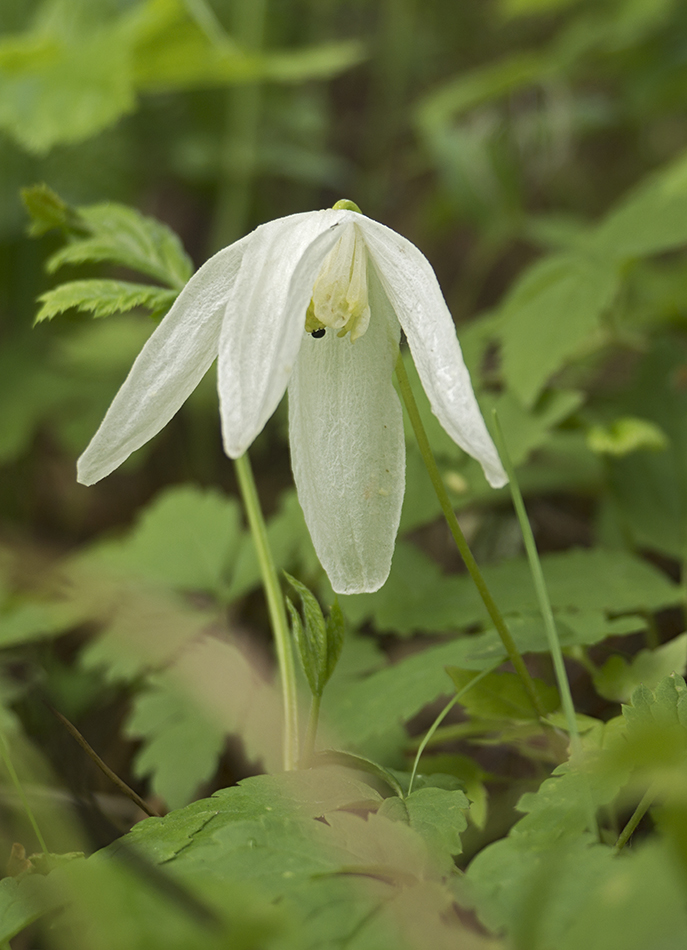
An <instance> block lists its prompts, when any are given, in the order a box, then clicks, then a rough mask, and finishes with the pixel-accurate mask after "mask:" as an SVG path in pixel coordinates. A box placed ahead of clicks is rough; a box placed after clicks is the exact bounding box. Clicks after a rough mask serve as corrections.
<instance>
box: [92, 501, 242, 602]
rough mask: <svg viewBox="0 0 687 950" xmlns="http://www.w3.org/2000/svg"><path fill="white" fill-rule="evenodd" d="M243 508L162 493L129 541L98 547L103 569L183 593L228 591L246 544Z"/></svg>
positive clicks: (94, 559) (94, 555) (94, 556)
mask: <svg viewBox="0 0 687 950" xmlns="http://www.w3.org/2000/svg"><path fill="white" fill-rule="evenodd" d="M240 522H241V516H240V513H239V507H238V503H237V502H236V500H235V499H233V498H227V497H226V496H224V495H221V494H220V493H219V492H217V491H213V490H202V489H199V488H195V487H194V486H192V485H182V486H175V487H173V488H169V489H167V490H166V491H164V492H161V493H160V494H159V495H158V496H157V497H156V498H154V499H153V501H152V502H151V503H150V504H149V505H148V507H147V508H145V509H144V511H143V512H142V513H141V514H140V515H139V519H138V521H137V523H136V525H135V526H134V528H133V530H131V531H130V532H129V533H128V534H127V535H126V536H125V537H124V538H122V539H121V540H119V541H112V542H106V543H104V544H101V545H99V546H97V547H96V548H95V549H94V550H93V553H92V555H91V558H90V560H91V561H92V562H93V563H97V564H98V565H100V566H101V567H103V568H108V569H110V570H111V571H116V572H118V573H120V574H128V575H130V576H132V577H138V578H146V579H148V580H149V581H152V582H157V583H161V584H165V585H168V586H170V587H173V588H177V589H180V590H206V591H210V592H213V593H216V594H220V593H221V592H223V591H224V590H225V589H226V585H227V583H228V579H229V577H230V576H231V570H232V566H233V564H234V563H235V560H236V558H237V556H238V552H239V546H240V544H241V542H242V530H241V524H240Z"/></svg>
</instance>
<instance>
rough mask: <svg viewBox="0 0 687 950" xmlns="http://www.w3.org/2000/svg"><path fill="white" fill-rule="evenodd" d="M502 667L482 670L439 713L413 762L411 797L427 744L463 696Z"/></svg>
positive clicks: (495, 664) (498, 664) (409, 784)
mask: <svg viewBox="0 0 687 950" xmlns="http://www.w3.org/2000/svg"><path fill="white" fill-rule="evenodd" d="M500 665H501V661H499V662H498V663H494V664H493V665H492V666H490V667H488V668H487V669H486V670H482V672H481V673H478V674H477V676H476V677H475V678H474V679H473V680H470V682H469V683H467V684H466V685H465V686H464V687H463V688H462V689H461V690H459V691H458V692H457V693H456V695H455V696H454V697H453V698H452V699H450V700H449V701H448V703H447V704H446V705H445V706H444V708H443V709H442V711H441V712H440V713H439V715H438V716H437V718H436V719H435V720H434V722H433V723H432V725H431V726H430V727H429V729H428V730H427V733H426V735H425V737H424V739H423V740H422V742H421V743H420V745H419V746H418V749H417V753H416V755H415V761H414V762H413V771H412V772H411V773H410V781H409V782H408V794H409V795H410V793H411V792H412V790H413V785H414V783H415V776H416V775H417V770H418V766H419V764H420V758H421V757H422V753H423V752H424V751H425V748H426V747H427V743H428V742H429V741H430V739H431V738H432V736H433V735H434V733H435V732H436V731H437V729H438V728H439V726H440V725H441V724H442V722H443V721H444V719H445V718H446V716H447V715H448V714H449V712H450V711H451V710H452V709H453V707H454V706H455V705H456V703H457V702H460V700H461V699H462V698H463V696H465V694H466V693H467V692H468V690H471V689H472V687H473V686H476V685H477V683H479V681H480V680H483V679H484V677H485V676H487V675H488V674H489V673H493V672H494V670H495V669H496V668H497V667H498V666H500Z"/></svg>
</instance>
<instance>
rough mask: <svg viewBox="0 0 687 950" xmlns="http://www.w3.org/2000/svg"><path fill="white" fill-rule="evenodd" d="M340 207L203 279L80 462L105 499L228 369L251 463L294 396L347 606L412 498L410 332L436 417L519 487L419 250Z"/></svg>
mask: <svg viewBox="0 0 687 950" xmlns="http://www.w3.org/2000/svg"><path fill="white" fill-rule="evenodd" d="M351 207H353V208H354V207H355V206H354V205H352V203H350V202H339V203H338V205H335V207H334V208H333V209H330V210H327V211H309V212H306V213H303V214H294V215H290V216H289V217H286V218H279V219H278V220H276V221H271V222H269V223H268V224H263V225H261V226H260V227H259V228H257V229H256V230H255V231H253V232H252V233H251V234H249V235H247V236H246V237H244V238H242V239H241V240H240V241H236V242H235V243H234V244H231V245H230V246H229V247H226V248H224V250H222V251H220V252H219V253H218V254H215V256H214V257H212V258H210V260H209V261H208V262H207V263H206V264H204V265H203V266H202V267H201V268H200V270H199V271H198V272H197V273H196V274H195V275H194V276H193V277H192V278H191V280H190V281H189V282H188V284H187V285H186V287H184V289H183V290H182V291H181V293H180V295H179V297H178V299H177V300H176V302H175V303H174V305H173V306H172V308H171V310H170V311H169V313H168V314H167V316H166V317H165V318H164V320H162V322H161V323H160V325H159V327H157V328H156V330H155V331H154V333H153V334H152V335H151V337H150V339H149V340H148V342H147V343H146V344H145V346H144V347H143V349H142V350H141V352H140V354H139V356H138V358H137V359H136V361H135V363H134V365H133V367H132V369H131V372H130V373H129V375H128V377H127V378H126V380H125V381H124V384H123V385H122V387H121V389H120V390H119V392H118V393H117V395H116V396H115V398H114V400H113V402H112V405H111V406H110V408H109V410H108V412H107V415H106V416H105V418H104V420H103V422H102V424H101V425H100V428H99V429H98V431H97V432H96V434H95V436H94V437H93V439H92V441H91V443H90V445H89V446H88V447H87V449H86V451H85V452H84V453H83V455H82V456H81V458H80V459H79V462H78V479H79V481H80V482H82V483H83V484H85V485H92V484H93V483H94V482H97V481H98V480H99V479H101V478H103V477H104V476H105V475H109V474H110V472H112V471H113V470H114V469H115V468H117V467H118V466H119V465H121V463H122V462H123V461H124V460H125V459H126V458H128V456H129V455H130V454H131V453H132V452H133V451H135V450H136V449H138V448H140V446H142V445H143V444H144V443H145V442H147V441H148V440H149V439H151V438H152V437H153V436H154V435H155V434H156V433H157V432H159V431H160V429H162V427H163V426H165V425H166V424H167V422H169V420H170V419H171V418H172V416H173V415H174V414H175V413H176V412H177V411H178V410H179V408H180V407H181V405H182V404H183V403H184V401H185V400H186V399H187V397H188V396H189V395H190V393H191V392H192V391H193V390H194V389H195V387H196V386H197V385H198V383H199V382H200V380H201V378H202V377H203V376H204V375H205V373H206V372H207V371H208V369H209V368H210V366H211V365H212V363H213V361H214V360H215V359H217V360H218V390H219V402H220V416H221V421H222V434H223V439H224V448H225V451H226V453H227V455H229V456H230V457H231V458H238V457H239V456H240V455H242V454H243V453H244V452H245V451H246V449H247V448H248V446H249V445H250V444H251V442H252V441H253V440H254V439H255V437H256V436H257V435H258V433H259V432H260V431H261V430H262V428H263V427H264V425H265V423H266V422H267V420H268V419H269V418H270V416H271V415H272V413H273V412H274V410H275V409H276V408H277V405H278V403H279V401H280V400H281V398H282V396H283V395H284V392H285V390H286V388H287V386H288V391H289V434H290V442H291V463H292V467H293V474H294V479H295V482H296V488H297V491H298V498H299V501H300V504H301V506H302V508H303V512H304V515H305V520H306V522H307V525H308V528H309V530H310V534H311V536H312V539H313V543H314V545H315V550H316V551H317V554H318V556H319V558H320V561H321V563H322V565H323V567H324V569H325V570H326V572H327V574H328V575H329V579H330V581H331V584H332V587H333V588H334V590H335V591H337V592H338V593H343V594H352V593H362V592H366V591H374V590H377V589H378V588H379V587H381V586H382V584H383V583H384V582H385V580H386V579H387V577H388V575H389V569H390V566H391V557H392V554H393V550H394V544H395V540H396V533H397V531H398V525H399V520H400V515H401V504H402V501H403V492H404V487H405V446H404V439H403V425H402V414H401V407H400V403H399V400H398V397H397V395H396V391H395V390H394V387H393V385H392V381H391V379H392V373H393V370H394V365H395V362H396V359H397V356H398V346H399V338H400V329H401V327H402V328H403V330H404V332H405V334H406V337H407V340H408V344H409V346H410V351H411V354H412V356H413V359H414V361H415V365H416V367H417V370H418V373H419V376H420V379H421V381H422V384H423V386H424V388H425V392H426V393H427V396H428V397H429V401H430V403H431V406H432V410H433V412H434V414H435V415H436V416H437V417H438V419H439V421H440V423H441V424H442V426H443V427H444V429H445V430H446V432H447V433H448V434H449V435H450V436H451V438H452V439H453V440H454V441H455V442H456V443H457V444H458V445H459V446H461V448H463V449H464V450H465V451H466V452H468V453H469V454H470V455H472V456H473V457H474V458H476V459H477V460H478V461H479V462H480V463H481V465H482V467H483V469H484V472H485V475H486V477H487V479H488V481H489V482H490V484H491V485H492V486H494V487H500V486H501V485H503V484H505V482H506V480H507V479H506V475H505V473H504V471H503V468H502V466H501V463H500V460H499V457H498V454H497V452H496V449H495V447H494V444H493V442H492V440H491V438H490V436H489V434H488V432H487V429H486V426H485V424H484V420H483V418H482V415H481V413H480V410H479V407H478V405H477V401H476V399H475V396H474V393H473V390H472V386H471V383H470V377H469V374H468V371H467V369H466V366H465V363H464V362H463V357H462V354H461V351H460V346H459V344H458V340H457V339H456V333H455V327H454V325H453V320H452V319H451V315H450V313H449V311H448V309H447V307H446V303H445V301H444V298H443V296H442V293H441V290H440V288H439V284H438V282H437V279H436V276H435V274H434V271H433V270H432V268H431V266H430V264H429V262H428V261H427V259H426V258H425V257H424V256H423V255H422V254H421V253H420V251H419V250H418V249H417V248H416V247H414V246H413V245H412V244H411V243H410V242H409V241H407V240H406V239H405V238H403V237H401V236H400V235H399V234H396V233H395V232H394V231H391V230H390V229H389V228H387V227H384V225H382V224H379V223H378V222H377V221H372V220H371V219H370V218H367V217H365V216H364V215H362V214H360V213H359V212H357V211H355V210H350V208H351Z"/></svg>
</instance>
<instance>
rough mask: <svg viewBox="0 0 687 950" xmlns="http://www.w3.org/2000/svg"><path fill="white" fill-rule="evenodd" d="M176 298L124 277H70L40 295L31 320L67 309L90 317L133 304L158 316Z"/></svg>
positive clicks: (121, 310) (175, 295) (107, 314)
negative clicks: (115, 278)
mask: <svg viewBox="0 0 687 950" xmlns="http://www.w3.org/2000/svg"><path fill="white" fill-rule="evenodd" d="M176 297H177V293H176V291H174V290H164V289H163V288H162V287H151V286H149V285H147V284H132V283H129V282H128V281H124V280H72V281H69V282H68V283H66V284H60V285H59V287H55V288H54V289H53V290H48V291H46V292H45V293H44V294H41V296H40V297H39V298H38V300H39V302H40V303H41V304H42V306H41V308H40V310H39V311H38V313H37V314H36V319H35V322H36V323H41V322H42V321H43V320H52V318H53V317H54V316H56V315H57V314H58V313H64V312H65V311H66V310H71V309H75V310H78V311H80V312H81V313H92V314H93V316H94V317H107V316H110V314H113V313H125V312H126V311H127V310H133V309H134V307H145V308H146V309H147V310H150V311H152V312H153V313H154V314H155V315H156V316H158V315H162V314H164V313H165V312H166V311H167V310H168V309H169V308H170V307H171V306H172V304H173V303H174V301H175V300H176Z"/></svg>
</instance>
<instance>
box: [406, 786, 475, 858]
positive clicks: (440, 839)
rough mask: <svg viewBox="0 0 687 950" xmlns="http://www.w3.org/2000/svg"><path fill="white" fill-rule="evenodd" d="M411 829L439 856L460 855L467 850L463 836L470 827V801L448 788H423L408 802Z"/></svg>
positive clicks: (411, 794) (461, 793) (411, 795)
mask: <svg viewBox="0 0 687 950" xmlns="http://www.w3.org/2000/svg"><path fill="white" fill-rule="evenodd" d="M404 804H405V806H406V809H407V810H408V818H409V820H410V827H411V828H414V829H415V831H417V832H418V833H419V834H421V835H422V837H423V838H425V840H426V841H427V842H428V844H429V845H430V847H431V848H432V849H433V850H434V851H435V852H436V853H438V854H442V853H443V854H448V855H456V854H460V853H461V852H462V850H463V844H462V841H461V835H462V833H463V832H464V831H465V829H466V828H467V826H468V822H467V817H466V815H467V812H468V809H469V808H470V802H469V801H468V800H467V798H466V797H465V793H464V792H461V791H458V790H449V789H445V788H419V789H417V791H413V792H411V793H410V795H408V797H407V798H406V799H405V802H404Z"/></svg>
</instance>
